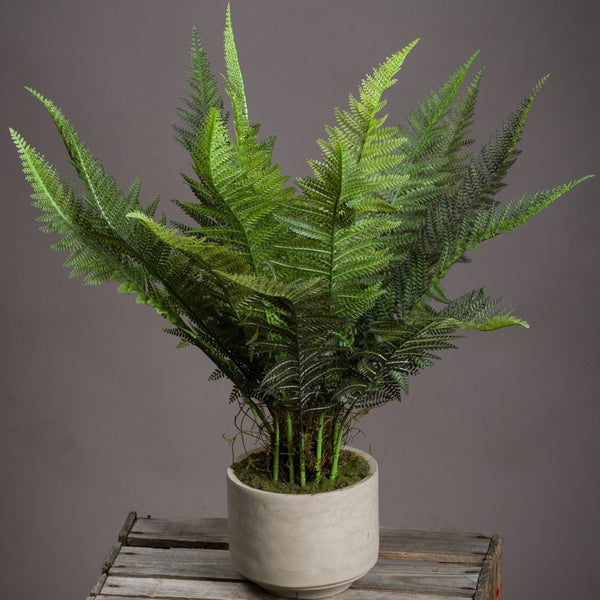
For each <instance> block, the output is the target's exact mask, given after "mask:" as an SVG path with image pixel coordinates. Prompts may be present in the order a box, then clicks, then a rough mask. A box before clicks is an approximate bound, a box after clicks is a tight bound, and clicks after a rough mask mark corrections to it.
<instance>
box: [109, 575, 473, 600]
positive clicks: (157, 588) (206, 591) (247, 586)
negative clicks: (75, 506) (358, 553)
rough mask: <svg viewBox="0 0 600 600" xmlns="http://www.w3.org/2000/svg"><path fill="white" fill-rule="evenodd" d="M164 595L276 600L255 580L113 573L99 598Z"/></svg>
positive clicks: (181, 599)
mask: <svg viewBox="0 0 600 600" xmlns="http://www.w3.org/2000/svg"><path fill="white" fill-rule="evenodd" d="M116 598H119V599H120V600H123V598H136V599H138V600H139V599H143V598H161V599H165V600H171V599H173V600H206V599H207V598H210V600H273V596H271V595H270V594H267V593H266V592H263V591H262V590H261V589H260V588H259V587H258V586H256V585H254V584H252V583H245V582H244V583H242V582H230V581H206V580H195V579H194V580H190V579H154V578H148V577H144V578H136V577H109V578H108V579H107V580H106V583H105V584H104V589H103V594H102V595H101V596H98V600H112V599H116ZM336 598H337V599H339V600H464V598H465V597H464V596H460V595H446V594H443V595H440V594H421V593H411V592H409V593H403V592H400V593H398V592H396V591H389V590H373V589H354V588H351V589H349V590H346V591H345V592H342V593H341V594H339V595H337V596H336Z"/></svg>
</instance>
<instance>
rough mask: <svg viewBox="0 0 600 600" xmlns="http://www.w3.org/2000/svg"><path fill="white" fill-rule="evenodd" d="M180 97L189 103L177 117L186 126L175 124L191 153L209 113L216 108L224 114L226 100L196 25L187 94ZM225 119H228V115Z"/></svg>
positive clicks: (224, 116) (177, 137) (177, 136)
mask: <svg viewBox="0 0 600 600" xmlns="http://www.w3.org/2000/svg"><path fill="white" fill-rule="evenodd" d="M180 100H181V101H182V102H183V104H184V105H185V106H184V107H181V108H178V109H177V116H178V117H179V120H180V121H181V122H182V124H183V126H179V125H174V126H173V128H174V130H175V139H176V140H177V141H178V142H179V143H180V144H181V145H182V146H183V147H184V148H186V149H187V150H188V151H190V152H191V151H192V149H193V147H194V145H195V144H196V141H197V139H198V136H199V132H200V131H201V130H202V128H203V126H204V124H205V122H206V118H207V116H208V114H209V112H210V111H211V110H212V109H213V108H215V109H217V110H218V111H219V112H220V113H221V114H223V99H222V98H221V96H220V95H219V91H218V89H217V83H216V80H215V76H214V75H213V73H212V71H211V67H210V62H209V60H208V56H207V55H206V52H205V51H204V48H203V47H202V42H201V40H200V36H199V35H198V30H197V29H196V28H195V27H194V28H193V29H192V40H191V50H190V62H189V68H188V76H187V89H186V95H185V96H183V97H181V98H180ZM223 118H224V119H225V120H227V117H226V115H224V114H223Z"/></svg>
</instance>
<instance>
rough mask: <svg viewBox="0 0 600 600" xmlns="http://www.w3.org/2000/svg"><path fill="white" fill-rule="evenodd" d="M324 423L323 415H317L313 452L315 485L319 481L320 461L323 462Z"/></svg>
mask: <svg viewBox="0 0 600 600" xmlns="http://www.w3.org/2000/svg"><path fill="white" fill-rule="evenodd" d="M324 422H325V413H324V412H322V413H321V414H320V415H319V428H318V429H317V447H316V450H315V459H316V461H317V464H316V467H315V480H316V482H317V483H319V482H320V481H321V461H322V460H323V459H322V457H323V424H324Z"/></svg>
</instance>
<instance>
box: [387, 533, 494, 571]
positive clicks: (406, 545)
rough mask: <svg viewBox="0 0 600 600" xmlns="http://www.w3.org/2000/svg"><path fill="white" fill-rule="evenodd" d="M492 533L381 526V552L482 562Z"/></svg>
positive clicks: (394, 556)
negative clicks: (400, 528)
mask: <svg viewBox="0 0 600 600" xmlns="http://www.w3.org/2000/svg"><path fill="white" fill-rule="evenodd" d="M490 539H491V534H483V533H475V532H471V531H420V530H405V529H403V530H399V529H388V528H381V530H380V533H379V556H380V558H387V559H402V560H427V561H437V562H449V563H459V564H468V565H482V564H483V560H484V558H485V556H486V554H487V550H488V548H489V545H490Z"/></svg>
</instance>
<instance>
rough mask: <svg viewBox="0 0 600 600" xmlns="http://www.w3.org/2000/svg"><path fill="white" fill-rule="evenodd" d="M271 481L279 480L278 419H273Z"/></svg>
mask: <svg viewBox="0 0 600 600" xmlns="http://www.w3.org/2000/svg"><path fill="white" fill-rule="evenodd" d="M273 428H274V432H273V481H279V444H280V441H279V419H277V417H276V416H275V418H274V419H273Z"/></svg>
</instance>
